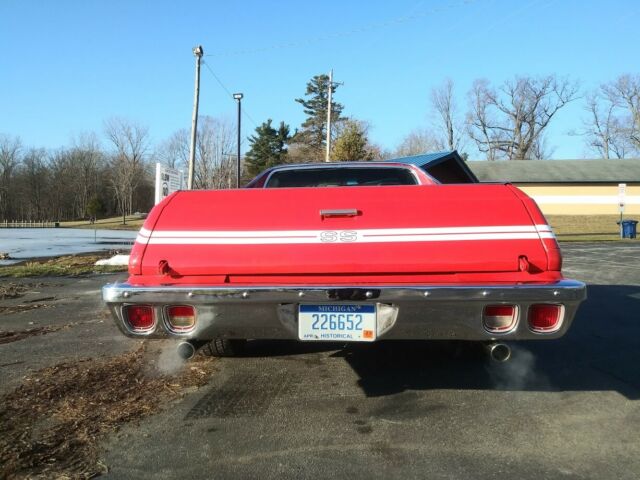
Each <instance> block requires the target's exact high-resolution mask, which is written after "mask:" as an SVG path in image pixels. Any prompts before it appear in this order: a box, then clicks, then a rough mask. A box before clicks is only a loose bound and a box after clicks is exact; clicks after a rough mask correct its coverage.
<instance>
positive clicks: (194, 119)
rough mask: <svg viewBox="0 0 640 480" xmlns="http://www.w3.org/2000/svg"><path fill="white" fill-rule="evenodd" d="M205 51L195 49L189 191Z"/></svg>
mask: <svg viewBox="0 0 640 480" xmlns="http://www.w3.org/2000/svg"><path fill="white" fill-rule="evenodd" d="M203 53H204V50H203V49H202V45H198V46H197V47H194V48H193V54H194V55H195V57H196V85H195V92H194V94H193V117H192V118H191V144H190V145H189V178H187V190H191V189H192V188H193V171H194V168H195V163H196V134H197V131H198V103H199V101H200V59H201V58H202V55H203Z"/></svg>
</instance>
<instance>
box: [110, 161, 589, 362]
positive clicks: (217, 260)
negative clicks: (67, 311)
mask: <svg viewBox="0 0 640 480" xmlns="http://www.w3.org/2000/svg"><path fill="white" fill-rule="evenodd" d="M248 187H249V188H244V189H239V190H210V191H204V190H199V191H198V190H192V191H181V192H177V193H174V194H173V195H171V196H169V197H167V198H166V199H165V200H163V201H162V202H161V203H159V204H158V205H157V206H156V207H155V208H154V209H153V210H152V211H151V213H150V214H149V216H148V217H147V219H146V221H145V223H144V226H143V228H142V229H141V230H140V233H139V235H138V237H137V239H136V243H135V245H134V247H133V249H132V251H131V256H130V263H129V274H130V276H129V279H128V281H127V282H126V283H123V284H112V285H107V286H105V287H104V289H103V298H104V300H105V302H106V303H107V304H108V305H109V307H110V309H111V312H112V313H113V316H114V318H115V320H116V322H117V324H118V326H119V327H120V329H121V330H122V332H123V333H124V334H125V335H128V336H131V337H147V338H150V337H153V338H165V337H173V338H176V339H178V340H182V343H181V345H180V347H179V351H180V352H181V353H182V355H183V356H185V357H188V356H190V355H192V354H193V353H194V352H195V350H196V349H197V348H199V347H201V346H203V345H206V348H207V349H208V350H209V351H210V352H211V353H214V354H219V355H225V354H232V353H234V352H236V351H237V349H238V347H240V346H241V345H242V343H243V342H244V341H245V340H246V339H280V338H286V339H297V340H300V341H340V342H373V341H376V340H381V339H429V340H433V339H443V340H444V339H446V340H474V341H481V342H487V343H488V344H489V345H490V349H491V350H492V351H493V355H494V357H495V358H497V359H500V360H504V359H506V358H508V357H509V349H508V347H507V346H506V344H504V343H502V342H504V341H512V340H531V339H553V338H558V337H560V336H561V335H563V334H564V333H565V332H566V331H567V329H568V328H569V326H570V325H571V322H572V320H573V317H574V315H575V312H576V309H577V308H578V306H579V304H580V302H581V301H583V300H584V299H585V297H586V290H585V285H584V284H583V283H581V282H578V281H575V280H568V279H565V278H564V277H563V276H562V273H561V266H562V260H561V254H560V248H559V247H558V244H557V242H556V239H555V236H554V234H553V232H552V231H551V228H550V227H549V225H548V224H547V222H546V220H545V218H544V216H543V215H542V213H541V212H540V210H539V209H538V207H537V205H536V204H535V202H534V201H533V200H532V199H531V198H529V197H528V196H527V195H525V194H524V193H523V192H522V191H520V190H518V189H517V188H516V187H514V186H513V185H510V184H479V183H472V184H447V185H443V184H440V183H439V182H437V181H436V180H434V179H433V178H431V177H430V176H429V175H427V174H426V173H425V172H423V171H422V170H420V169H419V168H417V167H414V166H411V165H407V164H400V163H389V162H366V163H365V162H363V163H326V164H304V165H283V166H279V167H275V168H272V169H270V170H267V171H266V172H264V173H262V174H261V175H260V176H258V177H257V178H256V179H254V180H253V181H252V182H251V183H250V184H249V185H248Z"/></svg>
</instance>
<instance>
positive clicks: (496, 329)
mask: <svg viewBox="0 0 640 480" xmlns="http://www.w3.org/2000/svg"><path fill="white" fill-rule="evenodd" d="M517 313H518V309H517V307H516V306H515V305H487V306H485V307H484V311H483V313H482V321H483V322H484V328H486V329H487V330H489V331H490V332H492V333H504V332H507V331H509V330H511V329H512V328H513V327H514V325H515V324H516V318H517Z"/></svg>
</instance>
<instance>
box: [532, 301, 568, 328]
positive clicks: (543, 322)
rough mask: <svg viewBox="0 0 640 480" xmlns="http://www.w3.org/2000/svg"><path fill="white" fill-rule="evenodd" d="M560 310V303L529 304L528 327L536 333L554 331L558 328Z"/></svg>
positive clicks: (560, 318) (561, 308) (561, 309)
mask: <svg viewBox="0 0 640 480" xmlns="http://www.w3.org/2000/svg"><path fill="white" fill-rule="evenodd" d="M562 312H563V307H562V305H549V304H539V305H531V307H530V308H529V328H531V330H533V331H534V332H537V333H549V332H555V331H556V330H558V329H559V328H560V323H561V321H562Z"/></svg>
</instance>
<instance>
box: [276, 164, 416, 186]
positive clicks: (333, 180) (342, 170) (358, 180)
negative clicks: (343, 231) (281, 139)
mask: <svg viewBox="0 0 640 480" xmlns="http://www.w3.org/2000/svg"><path fill="white" fill-rule="evenodd" d="M417 183H418V182H417V181H416V178H415V177H414V176H413V174H412V173H411V172H410V171H409V170H408V169H406V168H392V167H378V168H376V167H371V168H362V167H360V168H348V167H339V168H299V169H292V170H282V171H276V172H273V174H271V177H270V178H269V180H268V181H267V184H266V185H265V187H266V188H283V187H358V186H362V187H365V186H367V187H368V186H376V185H417Z"/></svg>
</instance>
